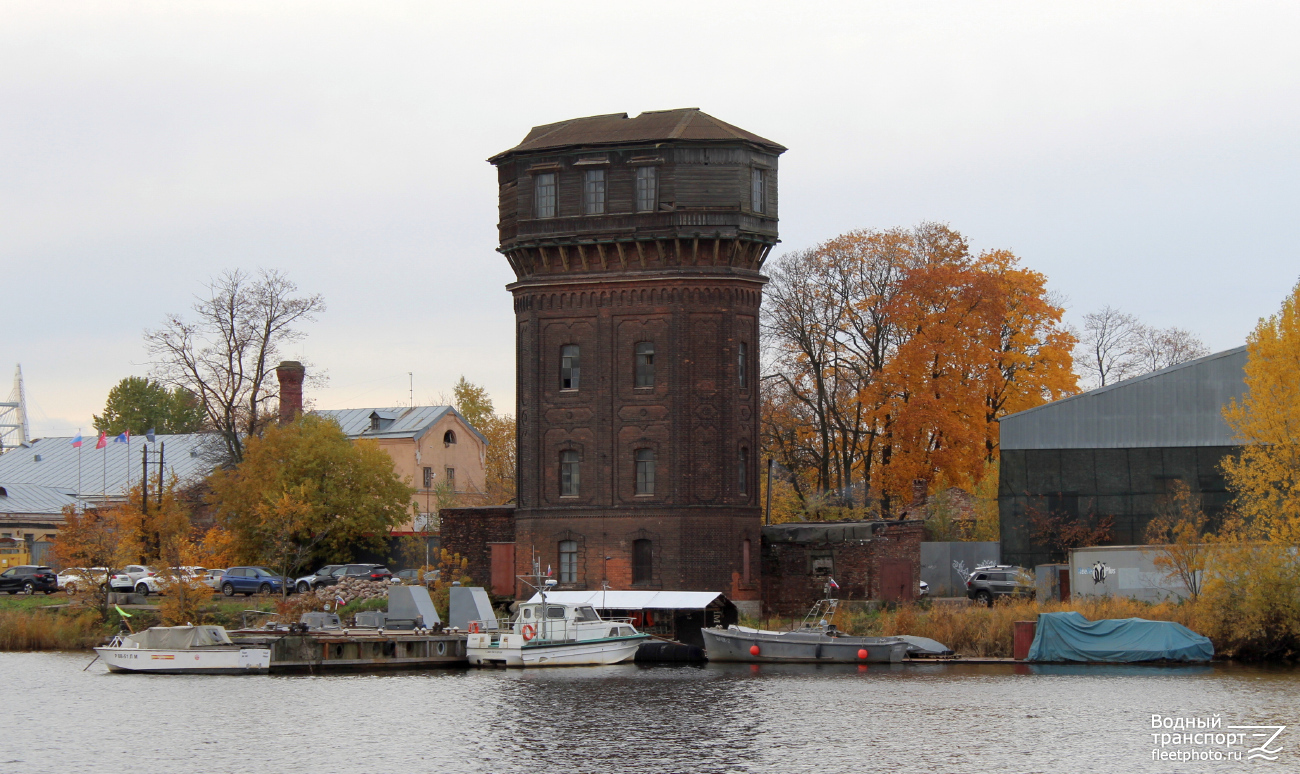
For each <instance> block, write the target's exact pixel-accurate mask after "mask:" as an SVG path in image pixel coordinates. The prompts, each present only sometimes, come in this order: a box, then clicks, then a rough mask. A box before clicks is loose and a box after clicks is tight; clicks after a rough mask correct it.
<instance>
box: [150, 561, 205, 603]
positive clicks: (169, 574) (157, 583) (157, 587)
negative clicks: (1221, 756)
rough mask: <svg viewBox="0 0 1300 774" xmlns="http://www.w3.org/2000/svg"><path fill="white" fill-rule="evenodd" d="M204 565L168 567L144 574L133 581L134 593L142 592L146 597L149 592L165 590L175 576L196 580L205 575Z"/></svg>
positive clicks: (157, 592) (156, 592)
mask: <svg viewBox="0 0 1300 774" xmlns="http://www.w3.org/2000/svg"><path fill="white" fill-rule="evenodd" d="M207 572H208V570H207V568H205V567H169V568H167V571H166V572H164V573H158V574H157V575H146V576H144V577H143V578H141V579H140V580H138V581H136V582H135V593H137V594H143V595H145V596H146V597H147V596H149V595H150V594H162V593H164V592H166V590H167V587H168V586H170V585H171V583H172V580H173V579H175V578H184V579H186V580H197V579H199V578H203V577H205V576H206V575H207Z"/></svg>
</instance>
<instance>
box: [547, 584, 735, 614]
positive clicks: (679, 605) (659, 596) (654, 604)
mask: <svg viewBox="0 0 1300 774" xmlns="http://www.w3.org/2000/svg"><path fill="white" fill-rule="evenodd" d="M719 597H722V600H723V601H724V602H725V601H726V599H727V598H726V597H723V596H722V594H720V593H718V592H716V591H614V590H602V589H595V590H593V591H548V592H547V593H546V601H548V602H555V603H557V604H561V605H591V606H592V607H595V608H598V609H601V610H703V609H704V608H706V607H708V606H709V605H710V604H712V603H713V601H714V600H716V599H718V598H719ZM528 601H529V602H541V601H542V597H541V595H540V594H533V596H532V597H531V598H530V599H529V600H528Z"/></svg>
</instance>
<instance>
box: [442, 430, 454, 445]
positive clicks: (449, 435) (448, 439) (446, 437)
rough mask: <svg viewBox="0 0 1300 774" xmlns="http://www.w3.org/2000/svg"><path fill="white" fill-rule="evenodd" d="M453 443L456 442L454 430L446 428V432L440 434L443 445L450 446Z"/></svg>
mask: <svg viewBox="0 0 1300 774" xmlns="http://www.w3.org/2000/svg"><path fill="white" fill-rule="evenodd" d="M454 443H456V431H454V430H448V431H447V432H445V433H443V434H442V445H443V446H451V445H452V444H454Z"/></svg>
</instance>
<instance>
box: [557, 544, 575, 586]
mask: <svg viewBox="0 0 1300 774" xmlns="http://www.w3.org/2000/svg"><path fill="white" fill-rule="evenodd" d="M577 582H578V541H576V540H561V541H560V583H577Z"/></svg>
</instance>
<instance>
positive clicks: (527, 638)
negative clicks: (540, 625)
mask: <svg viewBox="0 0 1300 774" xmlns="http://www.w3.org/2000/svg"><path fill="white" fill-rule="evenodd" d="M519 633H520V634H522V635H523V636H524V642H531V641H532V639H533V638H534V637H536V636H537V628H536V627H534V626H533V625H532V624H524V628H522V629H520V630H519Z"/></svg>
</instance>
